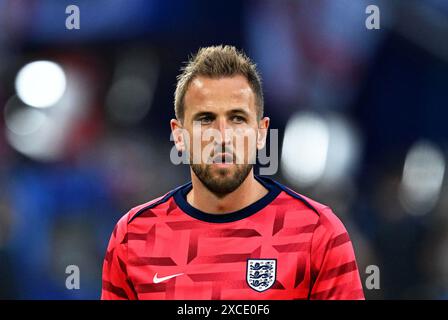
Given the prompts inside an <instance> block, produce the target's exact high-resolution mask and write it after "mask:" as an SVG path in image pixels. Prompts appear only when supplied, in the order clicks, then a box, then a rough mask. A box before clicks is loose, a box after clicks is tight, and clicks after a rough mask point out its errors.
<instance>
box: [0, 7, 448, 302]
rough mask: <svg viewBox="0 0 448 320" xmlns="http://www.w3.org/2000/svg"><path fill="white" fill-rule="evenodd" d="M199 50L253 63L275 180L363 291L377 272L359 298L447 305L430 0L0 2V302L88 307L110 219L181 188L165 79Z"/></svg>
mask: <svg viewBox="0 0 448 320" xmlns="http://www.w3.org/2000/svg"><path fill="white" fill-rule="evenodd" d="M71 4H74V5H77V6H78V7H79V9H80V29H79V30H68V29H67V28H66V25H65V22H66V19H67V17H68V14H66V13H65V10H66V7H67V6H68V5H71ZM370 4H375V5H377V6H378V7H379V8H380V26H381V28H380V29H379V30H368V29H367V28H366V27H365V20H366V18H367V17H368V14H366V12H365V10H366V7H367V6H368V5H370ZM216 44H231V45H235V46H236V47H238V48H240V49H243V50H244V51H245V52H246V53H247V54H248V55H249V56H250V57H252V58H253V60H254V61H255V62H256V63H257V64H258V67H259V70H260V71H261V74H262V76H263V79H264V90H265V103H266V107H265V110H266V115H267V116H269V117H270V118H271V127H273V128H277V129H279V130H280V135H279V144H280V158H281V160H280V165H279V170H278V172H277V173H276V174H275V175H274V178H275V179H278V180H279V181H281V182H283V183H285V184H287V185H289V186H291V187H292V188H294V189H295V190H297V191H298V192H300V193H303V194H305V195H307V196H309V197H311V198H314V199H315V200H317V201H319V202H322V203H325V204H328V205H329V206H331V207H332V208H333V209H334V211H335V212H336V213H337V214H338V215H339V217H340V218H341V219H342V220H343V222H344V224H345V225H346V227H347V229H348V231H349V233H350V235H351V238H352V241H353V243H354V246H355V251H356V255H357V258H358V264H359V268H360V273H361V278H362V279H363V281H365V280H366V278H367V276H368V274H366V272H365V270H366V267H367V266H368V265H377V266H378V267H379V268H380V272H381V273H380V279H381V288H380V289H379V290H367V289H366V288H365V289H366V290H365V294H366V298H368V299H417V298H423V299H446V298H448V188H447V181H446V173H445V168H446V159H447V156H448V153H447V151H448V129H447V127H446V122H447V119H448V104H447V101H448V2H447V1H444V0H419V1H417V0H401V1H400V0H387V1H373V0H372V1H365V0H337V1H336V0H319V1H308V0H305V1H300V0H296V1H291V0H285V1H275V0H263V1H237V0H228V1H205V0H204V1H180V0H171V1H162V0H145V1H143V0H77V1H75V0H73V1H71V0H70V1H65V0H0V107H1V108H2V110H3V112H2V113H1V117H2V119H1V121H0V298H3V299H5V298H6V299H98V298H99V296H100V290H101V267H102V261H103V257H104V253H105V249H106V245H107V242H108V240H109V236H110V233H111V231H112V229H113V226H114V225H115V223H116V222H117V220H118V219H119V218H120V217H121V216H122V215H123V214H124V213H126V212H127V210H129V209H130V208H131V207H133V206H136V205H138V204H141V203H143V202H146V201H149V200H150V199H153V198H155V197H157V196H160V195H162V194H164V193H165V192H167V191H169V190H170V189H172V188H174V187H175V186H177V185H179V184H181V183H184V182H186V181H188V180H189V171H188V167H187V166H185V165H183V166H177V167H175V166H174V165H173V164H172V163H171V162H170V157H169V154H170V150H171V147H172V142H171V141H170V129H169V120H170V119H171V118H173V117H174V111H173V94H174V89H175V85H176V79H175V77H176V75H177V74H178V73H179V68H180V67H181V66H182V63H183V62H184V61H185V60H186V59H187V58H188V56H189V55H191V54H192V53H194V52H195V51H196V50H197V49H198V48H199V47H201V46H207V45H216ZM42 61H46V62H42ZM67 265H77V266H79V268H80V271H81V283H80V289H79V290H67V289H66V287H65V279H66V277H67V274H66V273H65V270H66V269H65V268H66V266H67Z"/></svg>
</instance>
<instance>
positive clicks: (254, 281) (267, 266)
mask: <svg viewBox="0 0 448 320" xmlns="http://www.w3.org/2000/svg"><path fill="white" fill-rule="evenodd" d="M246 270H247V271H246V281H247V284H248V285H249V287H251V288H252V289H254V290H255V291H258V292H262V291H265V290H267V289H269V288H270V287H272V285H273V284H274V282H275V277H276V274H277V260H276V259H248V260H247V269H246Z"/></svg>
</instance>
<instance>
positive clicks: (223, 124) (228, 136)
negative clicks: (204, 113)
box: [217, 119, 232, 145]
mask: <svg viewBox="0 0 448 320" xmlns="http://www.w3.org/2000/svg"><path fill="white" fill-rule="evenodd" d="M217 124H218V128H217V129H218V131H219V133H220V141H218V143H221V144H223V145H227V144H230V143H231V141H232V132H231V129H232V128H231V127H230V126H228V123H227V120H226V119H220V120H219V121H217ZM226 131H227V132H226Z"/></svg>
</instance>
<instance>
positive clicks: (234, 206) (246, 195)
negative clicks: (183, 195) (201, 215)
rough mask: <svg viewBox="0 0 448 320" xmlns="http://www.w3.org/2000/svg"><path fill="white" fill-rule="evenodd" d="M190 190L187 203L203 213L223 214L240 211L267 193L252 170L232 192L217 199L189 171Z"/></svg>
mask: <svg viewBox="0 0 448 320" xmlns="http://www.w3.org/2000/svg"><path fill="white" fill-rule="evenodd" d="M191 182H192V186H193V188H192V190H191V191H190V192H189V193H188V194H187V202H188V203H189V204H190V205H192V206H193V207H195V208H196V209H199V210H201V211H203V212H207V213H211V214H225V213H230V212H234V211H238V210H241V209H243V208H245V207H247V206H249V205H251V204H252V203H254V202H256V201H257V200H259V199H261V198H262V197H263V196H265V195H266V194H267V193H268V191H267V190H266V188H265V187H263V185H261V183H259V182H258V181H257V180H256V179H255V177H254V173H253V170H251V171H250V173H249V174H248V175H247V177H246V179H245V180H244V181H243V183H241V185H240V186H239V187H238V188H237V189H236V190H234V191H233V192H231V193H229V194H227V195H225V196H223V197H218V196H216V195H215V194H214V193H213V192H211V191H210V190H208V189H207V187H206V186H205V185H204V184H203V183H202V182H201V180H199V179H198V177H197V176H196V174H195V173H194V172H193V171H192V170H191Z"/></svg>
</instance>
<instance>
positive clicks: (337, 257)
mask: <svg viewBox="0 0 448 320" xmlns="http://www.w3.org/2000/svg"><path fill="white" fill-rule="evenodd" d="M311 280H312V288H311V291H310V299H312V300H364V292H363V289H362V284H361V279H360V276H359V271H358V266H357V263H356V258H355V253H354V250H353V245H352V242H351V240H350V237H349V235H348V233H347V230H346V229H345V227H344V225H343V224H342V222H341V221H340V220H339V218H337V217H336V215H335V214H334V213H333V211H332V210H331V209H330V208H328V207H327V208H325V209H324V210H322V212H321V215H320V217H319V222H318V224H317V226H316V229H315V231H314V235H313V240H312V244H311Z"/></svg>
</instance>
